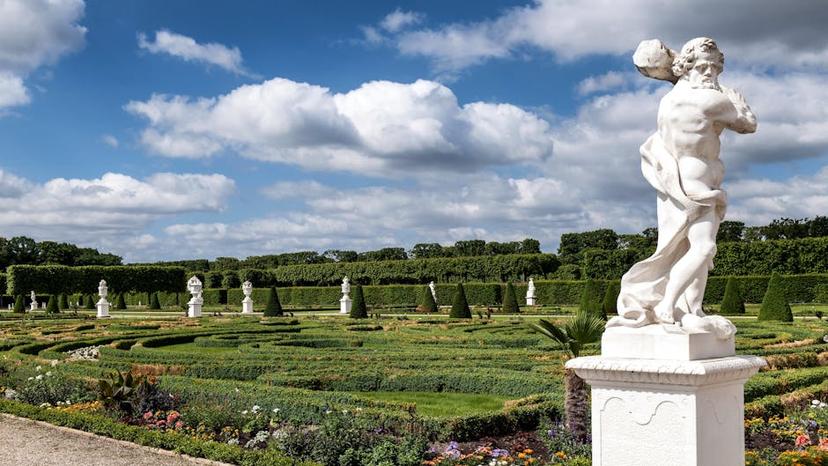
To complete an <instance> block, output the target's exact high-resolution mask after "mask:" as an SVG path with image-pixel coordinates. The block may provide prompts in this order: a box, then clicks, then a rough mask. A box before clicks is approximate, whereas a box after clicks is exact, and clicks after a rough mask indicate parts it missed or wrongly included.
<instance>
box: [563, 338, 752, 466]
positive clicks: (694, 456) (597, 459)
mask: <svg viewBox="0 0 828 466" xmlns="http://www.w3.org/2000/svg"><path fill="white" fill-rule="evenodd" d="M702 358H704V359H702ZM764 365H765V361H764V360H763V359H762V358H759V357H756V356H734V350H733V337H732V336H731V337H730V338H728V339H724V340H720V341H718V342H717V341H716V337H715V336H714V335H712V334H707V333H704V332H686V331H685V330H683V329H682V328H681V327H678V326H675V325H649V326H646V327H643V328H637V329H635V328H619V327H612V328H608V329H607V331H605V332H604V336H603V338H602V355H601V356H587V357H580V358H576V359H572V360H570V361H569V362H567V363H566V367H567V368H570V369H574V370H575V373H577V374H578V376H580V377H581V378H583V379H584V380H586V382H587V383H588V384H590V386H591V387H592V464H593V465H594V466H663V465H670V466H730V465H740V464H744V456H745V451H744V450H745V446H744V445H745V439H744V384H745V381H746V380H747V379H748V378H750V376H752V375H753V374H755V373H756V372H757V371H758V370H759V369H760V368H761V367H762V366H764Z"/></svg>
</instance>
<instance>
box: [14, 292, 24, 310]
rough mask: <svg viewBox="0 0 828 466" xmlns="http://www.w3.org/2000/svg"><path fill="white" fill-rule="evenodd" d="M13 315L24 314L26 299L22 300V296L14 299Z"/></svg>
mask: <svg viewBox="0 0 828 466" xmlns="http://www.w3.org/2000/svg"><path fill="white" fill-rule="evenodd" d="M14 313H15V314H25V313H26V299H25V298H23V295H22V294H19V295H17V297H16V298H14Z"/></svg>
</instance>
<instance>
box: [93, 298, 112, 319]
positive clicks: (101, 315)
mask: <svg viewBox="0 0 828 466" xmlns="http://www.w3.org/2000/svg"><path fill="white" fill-rule="evenodd" d="M95 306H96V307H97V308H98V319H105V318H107V317H109V303H108V302H107V301H106V300H105V299H101V300H99V301H98V302H97V304H95Z"/></svg>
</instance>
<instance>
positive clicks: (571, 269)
mask: <svg viewBox="0 0 828 466" xmlns="http://www.w3.org/2000/svg"><path fill="white" fill-rule="evenodd" d="M552 277H553V278H554V279H555V280H580V279H581V266H580V265H577V264H564V265H562V266H560V267H558V270H556V271H555V273H554V274H553V276H552Z"/></svg>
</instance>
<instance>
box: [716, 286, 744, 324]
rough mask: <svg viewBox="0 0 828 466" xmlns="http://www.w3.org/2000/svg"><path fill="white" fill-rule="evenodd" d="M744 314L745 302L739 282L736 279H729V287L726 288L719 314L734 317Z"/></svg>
mask: <svg viewBox="0 0 828 466" xmlns="http://www.w3.org/2000/svg"><path fill="white" fill-rule="evenodd" d="M744 313H745V301H744V300H743V299H742V290H741V289H740V287H739V282H737V281H736V279H735V278H734V277H729V278H728V279H727V286H725V293H724V298H723V299H722V306H721V308H720V309H719V314H724V315H734V314H744Z"/></svg>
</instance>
